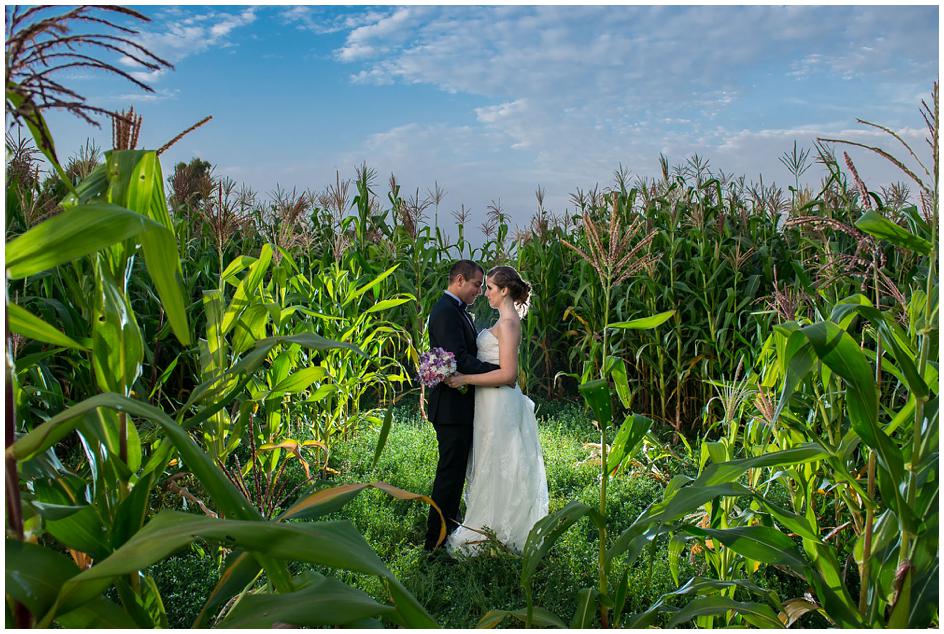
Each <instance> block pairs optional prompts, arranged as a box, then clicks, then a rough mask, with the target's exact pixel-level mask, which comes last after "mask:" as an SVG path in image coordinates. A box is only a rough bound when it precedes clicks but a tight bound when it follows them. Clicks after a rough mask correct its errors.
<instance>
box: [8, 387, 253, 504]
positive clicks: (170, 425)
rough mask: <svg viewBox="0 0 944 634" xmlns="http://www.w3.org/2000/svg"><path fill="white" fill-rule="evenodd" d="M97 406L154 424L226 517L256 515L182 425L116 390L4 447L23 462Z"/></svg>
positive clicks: (49, 444) (99, 396)
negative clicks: (159, 428) (114, 392)
mask: <svg viewBox="0 0 944 634" xmlns="http://www.w3.org/2000/svg"><path fill="white" fill-rule="evenodd" d="M100 407H102V408H106V409H109V410H115V411H119V412H127V413H128V414H130V415H132V416H137V417H140V418H146V419H148V420H151V421H152V422H154V423H156V424H158V425H159V426H160V427H161V429H162V430H163V432H164V434H165V435H166V436H167V437H168V438H169V439H170V440H171V442H172V443H173V444H174V446H175V447H176V448H177V451H178V452H180V456H181V458H182V459H183V461H184V463H185V464H186V465H187V466H188V468H189V469H190V471H192V472H193V474H194V475H195V476H197V477H198V478H199V479H200V482H201V483H202V485H203V487H204V488H206V490H207V491H208V492H209V493H210V497H211V498H212V499H213V500H214V502H216V504H217V505H218V506H219V508H220V509H221V510H223V511H224V512H225V513H226V515H227V517H241V518H246V519H258V518H259V517H260V516H259V512H258V511H257V510H256V509H255V508H254V507H253V506H252V505H251V504H249V503H248V502H247V501H246V499H245V498H244V497H243V496H242V494H241V493H239V491H238V490H237V489H236V487H235V486H234V485H233V483H232V482H230V481H229V479H228V478H227V477H226V476H225V475H224V474H223V472H222V471H220V470H219V468H218V467H217V466H216V465H215V464H213V462H212V461H211V460H210V458H209V457H208V456H207V455H206V453H204V452H203V450H202V449H200V448H199V447H198V446H197V445H196V443H194V441H193V439H191V438H190V435H189V434H187V432H186V431H185V430H184V429H183V427H181V426H180V425H178V424H177V423H175V422H174V421H173V420H171V419H170V418H168V417H167V415H166V414H165V413H164V412H163V411H161V410H159V409H158V408H156V407H154V406H152V405H148V404H147V403H142V402H140V401H135V400H133V399H130V398H127V397H124V396H120V395H118V394H98V395H96V396H93V397H91V398H88V399H86V400H84V401H82V402H80V403H77V404H75V405H73V406H72V407H69V408H68V409H66V410H64V411H62V412H60V413H59V414H57V415H56V416H54V417H52V418H50V419H49V420H47V421H46V422H44V423H42V424H41V425H39V426H37V427H36V428H34V429H33V430H32V431H31V432H29V433H28V434H26V435H25V436H23V437H21V438H19V439H17V441H16V442H15V443H13V445H11V446H10V448H9V449H8V450H7V451H9V452H10V453H11V454H12V455H13V456H14V457H15V458H16V459H17V460H18V461H20V462H25V461H27V460H29V459H30V458H32V457H33V456H35V455H36V454H39V453H42V452H44V451H45V450H46V449H48V448H49V447H51V446H53V445H54V444H56V443H57V442H58V441H59V440H61V439H62V438H63V437H65V436H66V434H68V433H70V432H71V431H73V430H74V429H75V428H76V426H77V425H78V424H79V423H80V421H81V420H82V417H83V416H84V415H85V414H86V413H88V412H94V411H95V410H97V409H98V408H100Z"/></svg>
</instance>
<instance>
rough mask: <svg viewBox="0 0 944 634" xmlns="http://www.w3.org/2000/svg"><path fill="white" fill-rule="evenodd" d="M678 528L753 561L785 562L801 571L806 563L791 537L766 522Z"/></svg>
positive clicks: (806, 565) (783, 563)
mask: <svg viewBox="0 0 944 634" xmlns="http://www.w3.org/2000/svg"><path fill="white" fill-rule="evenodd" d="M681 530H683V531H685V532H686V533H689V534H690V535H697V536H699V537H711V538H712V539H716V540H718V541H719V542H721V543H722V544H724V545H725V546H727V547H728V548H730V549H731V550H733V551H734V552H736V553H738V554H739V555H741V556H743V557H747V558H748V559H753V560H754V561H759V562H761V563H765V564H778V565H782V566H789V567H790V568H793V569H794V570H796V571H797V572H799V573H801V574H803V572H804V571H805V570H806V569H807V568H808V567H809V563H808V562H807V561H806V559H805V558H804V557H803V555H802V554H800V552H799V551H798V550H797V549H796V545H795V544H794V543H793V540H791V539H790V538H789V537H787V536H786V535H784V534H783V533H781V532H780V531H778V530H777V529H775V528H770V527H769V526H737V527H734V528H726V529H720V530H719V529H713V528H699V527H697V526H683V527H682V529H681Z"/></svg>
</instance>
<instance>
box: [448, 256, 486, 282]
mask: <svg viewBox="0 0 944 634" xmlns="http://www.w3.org/2000/svg"><path fill="white" fill-rule="evenodd" d="M476 273H481V274H482V275H485V269H483V268H482V267H481V266H479V265H478V263H476V262H473V261H472V260H459V261H457V262H456V263H455V264H453V265H452V268H451V269H449V283H450V284H452V283H453V282H454V281H455V279H456V278H457V277H459V276H460V275H461V276H462V277H464V278H465V279H467V280H471V279H472V276H473V275H475V274H476Z"/></svg>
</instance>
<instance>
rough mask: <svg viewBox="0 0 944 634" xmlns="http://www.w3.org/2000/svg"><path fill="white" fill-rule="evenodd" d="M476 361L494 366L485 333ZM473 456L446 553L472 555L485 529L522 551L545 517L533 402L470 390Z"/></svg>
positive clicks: (511, 391)
mask: <svg viewBox="0 0 944 634" xmlns="http://www.w3.org/2000/svg"><path fill="white" fill-rule="evenodd" d="M476 343H477V345H478V349H479V352H478V358H479V359H481V360H482V361H489V362H491V363H496V364H497V363H498V339H497V338H496V337H495V335H494V334H492V332H491V331H490V330H488V329H486V330H483V331H482V332H480V333H479V335H478V338H477V340H476ZM472 433H473V439H472V454H471V455H470V456H469V466H468V471H467V474H466V491H465V502H466V512H465V519H463V520H462V526H460V527H459V528H457V529H456V530H455V531H454V532H453V533H452V535H450V536H449V539H448V541H447V542H446V548H447V550H448V551H449V552H450V553H451V554H456V553H462V554H466V555H473V554H476V551H477V550H478V548H479V546H480V544H482V543H484V542H486V541H487V538H486V537H485V536H484V535H483V534H482V533H480V532H476V531H475V530H471V529H478V530H480V531H481V530H482V529H483V528H486V527H487V528H489V529H490V530H492V531H494V533H495V535H496V537H497V538H498V539H499V540H500V541H501V542H502V543H503V544H505V545H506V546H508V547H509V548H511V549H512V550H514V551H516V552H521V550H522V549H523V548H524V543H525V541H526V540H527V538H528V533H529V532H530V531H531V527H532V526H534V523H535V522H537V521H538V520H539V519H541V518H542V517H544V516H545V515H547V504H548V495H547V476H546V474H545V471H544V457H543V455H542V453H541V444H540V442H539V441H538V426H537V420H536V419H535V417H534V402H533V401H531V399H529V398H528V397H527V396H525V395H524V394H523V393H522V392H521V389H520V388H518V387H517V386H515V387H513V388H512V387H508V386H503V387H481V386H477V387H476V388H475V420H474V423H473V432H472Z"/></svg>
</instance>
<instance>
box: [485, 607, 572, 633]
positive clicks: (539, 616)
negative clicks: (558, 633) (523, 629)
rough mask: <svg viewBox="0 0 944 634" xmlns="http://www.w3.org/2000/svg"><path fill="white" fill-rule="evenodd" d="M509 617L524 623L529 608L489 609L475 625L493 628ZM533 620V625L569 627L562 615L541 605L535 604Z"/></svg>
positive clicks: (532, 613)
mask: <svg viewBox="0 0 944 634" xmlns="http://www.w3.org/2000/svg"><path fill="white" fill-rule="evenodd" d="M508 617H511V618H513V619H516V620H518V621H521V622H522V623H526V622H527V620H528V609H527V608H521V609H520V610H489V611H488V612H486V613H485V615H484V616H483V617H482V618H481V619H479V622H478V623H477V624H476V626H475V627H476V629H493V628H496V627H498V626H499V625H501V624H502V622H503V621H504V620H505V619H506V618H508ZM531 622H532V624H533V625H538V626H540V627H556V628H559V629H562V630H564V629H567V624H566V623H564V622H563V621H562V620H561V619H560V617H558V616H557V615H556V614H554V613H553V612H549V611H548V610H546V609H544V608H542V607H540V606H534V607H533V608H532V612H531Z"/></svg>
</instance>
